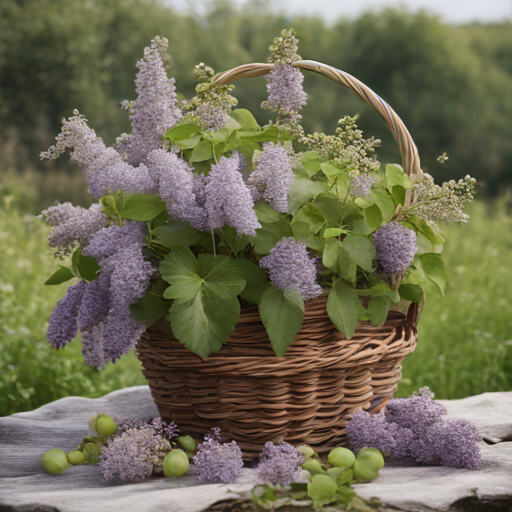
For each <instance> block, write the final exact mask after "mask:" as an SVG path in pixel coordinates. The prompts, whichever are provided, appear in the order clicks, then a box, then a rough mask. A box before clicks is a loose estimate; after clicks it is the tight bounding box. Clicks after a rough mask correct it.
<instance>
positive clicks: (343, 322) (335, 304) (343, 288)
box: [327, 279, 359, 339]
mask: <svg viewBox="0 0 512 512" xmlns="http://www.w3.org/2000/svg"><path fill="white" fill-rule="evenodd" d="M358 303H359V299H358V297H357V293H356V290H355V289H354V286H353V285H352V283H349V282H348V281H345V280H344V279H339V280H338V281H336V283H335V284H334V286H333V287H332V288H331V291H330V292H329V297H328V298H327V314H328V315H329V318H330V319H331V321H332V323H333V324H334V325H335V326H336V328H337V329H338V330H339V331H340V332H342V333H343V334H344V335H345V336H346V337H347V338H348V339H350V338H351V337H352V335H353V334H354V332H355V330H356V326H357V319H358V315H359V305H358Z"/></svg>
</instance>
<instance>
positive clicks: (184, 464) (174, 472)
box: [162, 449, 190, 477]
mask: <svg viewBox="0 0 512 512" xmlns="http://www.w3.org/2000/svg"><path fill="white" fill-rule="evenodd" d="M189 466H190V464H189V461H188V457H187V454H186V453H185V452H184V451H183V450H180V449H175V450H173V451H172V452H169V453H168V454H167V455H166V456H165V459H164V462H163V464H162V467H163V470H164V475H165V476H173V477H176V476H183V475H184V474H185V473H186V472H187V471H188V468H189Z"/></svg>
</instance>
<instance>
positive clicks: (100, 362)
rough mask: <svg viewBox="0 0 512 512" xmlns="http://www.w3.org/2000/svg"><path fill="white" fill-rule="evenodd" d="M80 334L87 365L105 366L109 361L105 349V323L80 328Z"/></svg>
mask: <svg viewBox="0 0 512 512" xmlns="http://www.w3.org/2000/svg"><path fill="white" fill-rule="evenodd" d="M80 335H81V338H82V355H83V356H84V363H85V365H86V366H96V367H98V368H103V367H104V366H105V364H106V363H107V362H108V361H106V360H105V355H104V351H103V324H101V323H100V324H98V325H94V326H92V327H90V328H89V329H88V330H83V329H80Z"/></svg>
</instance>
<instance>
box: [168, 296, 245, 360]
mask: <svg viewBox="0 0 512 512" xmlns="http://www.w3.org/2000/svg"><path fill="white" fill-rule="evenodd" d="M239 316H240V303H239V302H238V299H237V298H236V297H233V298H231V299H227V300H226V299H220V298H219V297H217V296H216V295H215V294H212V293H211V291H209V290H203V291H201V292H200V293H198V294H197V295H196V296H195V298H194V299H193V300H190V301H182V300H177V301H176V302H174V304H173V305H172V306H171V309H170V310H169V315H168V317H167V318H168V319H169V321H170V323H171V327H172V332H173V334H174V336H176V338H177V339H178V340H179V342H180V343H181V344H182V345H184V346H185V347H187V348H188V349H189V350H190V351H192V352H194V353H195V354H197V355H199V356H200V357H202V358H203V359H206V358H207V357H208V356H209V355H210V354H211V353H212V352H216V351H217V350H219V349H220V348H221V347H222V344H223V343H224V342H225V341H226V340H227V339H228V338H229V336H230V335H231V334H233V331H234V330H235V326H236V323H237V321H238V317H239Z"/></svg>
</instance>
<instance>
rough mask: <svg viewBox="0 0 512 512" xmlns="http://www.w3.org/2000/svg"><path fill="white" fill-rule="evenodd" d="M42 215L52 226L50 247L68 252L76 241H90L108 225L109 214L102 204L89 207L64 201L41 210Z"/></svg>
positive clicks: (49, 240) (49, 237) (49, 239)
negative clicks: (107, 214)
mask: <svg viewBox="0 0 512 512" xmlns="http://www.w3.org/2000/svg"><path fill="white" fill-rule="evenodd" d="M41 217H42V218H43V219H45V221H46V222H47V223H48V224H50V225H51V226H52V229H51V231H50V234H49V235H48V243H49V245H50V247H54V248H59V249H62V250H64V251H65V252H67V251H68V250H69V249H71V248H72V247H73V245H75V244H76V243H80V242H88V241H89V240H90V238H91V237H92V236H93V235H94V234H95V233H96V232H97V231H99V230H100V229H102V228H104V227H106V226H107V225H108V219H107V216H106V215H105V214H104V213H103V207H102V206H101V205H100V204H97V203H95V204H93V205H91V206H90V207H89V208H82V207H81V206H73V205H72V204H71V203H63V204H59V205H57V206H50V208H48V209H47V210H43V212H41Z"/></svg>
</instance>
